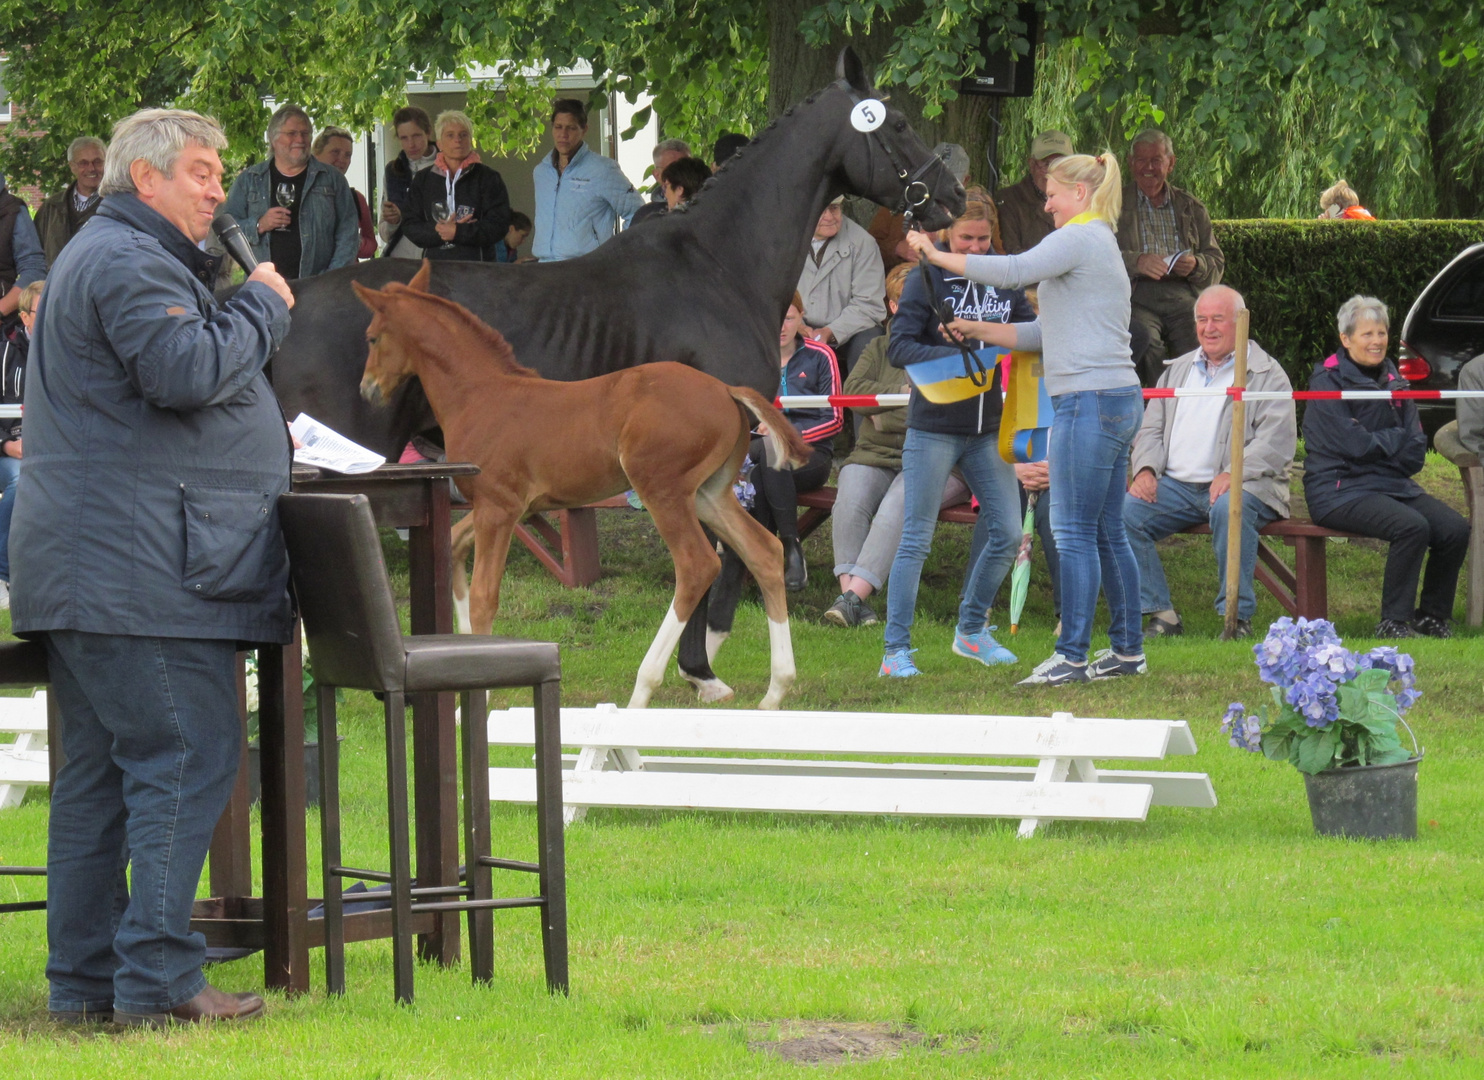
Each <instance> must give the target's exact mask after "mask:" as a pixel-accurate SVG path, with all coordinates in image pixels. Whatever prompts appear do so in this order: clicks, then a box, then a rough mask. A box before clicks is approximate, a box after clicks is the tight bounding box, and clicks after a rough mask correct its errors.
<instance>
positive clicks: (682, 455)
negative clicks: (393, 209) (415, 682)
mask: <svg viewBox="0 0 1484 1080" xmlns="http://www.w3.org/2000/svg"><path fill="white" fill-rule="evenodd" d="M430 273H431V264H429V263H428V262H427V261H424V262H423V265H422V269H421V270H419V271H418V272H417V275H416V276H415V277H414V278H413V279H412V281H411V282H410V283H409V284H407V285H402V284H400V283H398V282H391V283H390V284H388V285H386V286H385V287H384V288H383V289H381V290H379V291H378V290H374V289H368V288H366V287H365V286H363V285H361V284H360V283H359V282H353V283H352V284H353V285H354V286H355V291H356V295H357V296H359V297H360V298H361V300H362V302H364V303H365V304H366V306H367V307H369V308H370V309H371V311H372V319H371V325H370V326H369V327H368V328H367V330H366V341H367V343H368V344H369V346H370V351H369V355H368V356H367V358H366V372H365V375H364V377H363V378H362V380H361V394H362V396H363V397H365V398H366V399H367V400H370V401H373V402H374V401H376V400H378V399H380V400H382V401H386V400H389V399H390V397H391V394H392V391H393V390H395V389H396V387H397V386H398V385H399V384H400V383H401V382H402V381H403V380H405V379H406V378H408V377H409V376H412V375H416V376H418V378H420V379H421V380H422V386H423V391H424V392H425V393H426V394H427V397H428V402H429V404H430V405H431V406H432V408H433V413H434V415H435V416H436V417H437V419H438V423H439V426H441V427H442V428H443V435H444V439H445V446H446V447H447V449H448V457H449V460H450V461H472V462H473V463H474V464H476V465H478V466H479V467H480V473H479V475H478V476H473V477H467V478H460V479H459V481H458V484H459V489H460V490H461V491H462V492H463V493H464V494H465V495H466V496H467V497H468V498H469V501H470V502H471V503H472V504H473V511H472V513H471V515H470V517H472V519H473V522H474V524H473V530H474V534H475V551H474V580H473V585H472V591H471V596H470V600H471V609H472V610H471V616H472V617H471V619H470V620H469V626H470V628H471V629H473V630H474V632H475V633H481V634H487V633H489V631H490V626H491V624H492V623H493V621H494V617H495V612H496V611H497V609H498V608H499V603H500V578H501V576H502V575H503V574H504V572H505V559H506V556H507V554H508V553H509V550H510V539H511V535H512V533H513V532H514V529H515V526H516V524H517V523H518V522H520V521H521V520H522V519H523V518H525V517H526V515H528V514H530V513H531V512H533V511H537V510H563V509H568V508H571V507H575V506H584V505H586V504H587V503H590V502H594V501H596V500H598V499H604V498H607V497H608V496H610V495H616V494H618V493H620V492H622V491H625V490H627V489H628V488H630V487H632V488H633V489H634V490H635V491H636V492H638V493H639V497H640V498H641V499H643V500H644V506H645V508H646V509H648V511H649V513H650V516H651V517H653V519H654V524H655V528H657V529H658V530H659V533H660V537H661V538H662V539H663V540H664V541H665V546H666V547H668V548H669V549H670V556H671V558H673V559H674V560H675V597H674V599H673V600H672V601H671V603H670V610H669V611H668V612H667V613H666V615H665V618H664V622H663V623H661V624H660V629H659V633H658V634H656V635H655V639H654V642H653V643H652V644H651V645H650V647H649V651H648V653H646V654H645V657H644V662H643V663H642V664H641V665H640V667H639V674H638V677H637V678H636V679H635V681H634V693H633V696H632V697H631V698H630V699H629V708H631V709H638V708H644V707H645V706H647V705H648V704H649V699H650V696H651V695H652V694H653V693H654V690H655V688H656V687H658V686H659V685H660V683H661V681H662V680H663V679H664V674H665V666H666V665H667V664H668V663H669V660H670V656H671V654H672V653H673V652H674V651H675V646H676V645H677V643H678V642H679V641H680V634H681V631H682V630H683V629H684V628H685V623H686V620H687V619H689V618H690V615H691V612H692V611H693V610H694V609H695V606H696V604H697V603H698V602H699V601H700V599H701V597H702V596H704V595H705V593H706V590H707V589H709V588H710V587H711V583H712V581H714V580H715V579H716V576H717V573H718V572H719V570H720V566H721V563H720V560H719V559H718V558H717V555H716V549H715V547H714V546H713V545H712V544H711V543H710V541H708V540H707V538H706V534H705V531H704V530H703V529H702V528H701V523H702V522H705V523H706V524H707V525H709V526H710V527H711V528H712V529H713V530H714V531H715V532H716V535H717V536H719V537H721V539H722V540H723V541H725V542H726V543H727V544H728V545H729V546H730V547H731V548H732V549H733V550H734V551H736V552H737V553H738V555H740V556H741V558H742V561H743V562H744V563H746V564H747V568H748V569H749V570H751V571H752V574H753V577H755V578H756V579H757V581H758V585H759V587H760V588H761V590H762V594H763V605H764V608H765V610H766V611H767V615H768V633H769V642H770V644H771V646H772V650H771V651H772V677H771V680H770V682H769V684H768V692H767V694H766V695H765V696H764V697H763V700H762V703H761V708H764V709H776V708H777V707H778V706H779V704H780V703H781V702H782V701H783V696H784V694H785V693H787V692H788V688H789V686H790V685H792V683H793V681H794V658H793V643H792V640H791V639H790V637H789V629H788V608H787V604H786V602H785V599H784V596H785V594H784V589H783V546H782V545H781V544H780V543H779V541H778V538H777V537H775V536H773V535H772V534H771V533H769V532H768V531H767V530H766V529H764V528H763V527H762V526H761V525H759V524H758V523H757V522H756V521H755V520H753V518H752V516H751V515H750V514H748V513H747V511H746V510H744V509H743V508H742V506H741V504H739V503H738V502H737V499H736V497H735V496H734V495H733V494H732V484H733V483H734V482H735V481H736V479H737V472H738V469H739V468H740V467H741V465H742V461H743V459H744V458H745V457H746V455H747V448H748V444H749V441H750V439H751V435H750V429H751V427H752V422H753V420H756V421H758V422H759V423H761V424H762V425H764V427H765V428H766V430H767V432H768V439H769V441H770V443H771V446H770V450H771V451H772V452H773V454H774V455H775V456H776V458H777V459H778V460H780V461H788V462H790V463H792V464H802V463H803V462H804V461H806V460H807V459H808V456H809V449H808V447H807V446H805V445H804V442H803V440H802V439H800V438H799V436H798V433H797V432H796V431H794V429H793V426H792V425H791V424H789V422H788V421H787V420H786V419H784V417H783V415H782V414H781V413H780V412H779V411H778V410H777V409H775V408H774V407H773V406H772V404H771V403H770V402H768V401H767V400H766V399H765V398H764V397H763V396H762V395H761V394H759V393H757V392H756V391H755V390H751V389H749V388H747V387H741V386H727V385H726V384H725V383H722V382H721V381H719V380H717V379H715V378H713V377H712V376H710V375H707V374H705V373H703V372H700V371H697V370H696V369H694V368H691V367H687V366H686V365H684V364H677V363H671V362H661V363H652V364H643V365H641V366H639V367H634V368H626V369H624V370H622V371H615V372H613V373H611V374H608V375H603V376H600V377H598V378H596V379H585V380H582V381H579V382H556V381H552V380H548V379H543V378H542V377H541V376H540V375H538V374H537V373H536V372H534V371H531V370H530V369H529V368H524V367H521V366H520V365H519V364H517V363H516V362H515V356H514V353H513V351H512V350H511V348H510V345H509V343H508V342H506V341H505V339H504V338H503V337H501V336H500V334H499V333H498V332H496V331H495V330H492V329H491V328H490V327H489V326H487V325H485V324H484V323H482V322H480V321H479V319H477V318H475V317H474V316H473V315H472V314H470V313H469V311H468V310H467V309H465V308H463V307H461V306H460V305H458V304H456V303H454V302H453V301H451V300H445V299H443V298H442V297H439V296H434V295H432V294H431V293H429V292H428V291H427V288H428V278H429V275H430ZM458 565H462V562H460V563H459V564H458ZM460 574H462V571H460ZM688 677H689V676H688ZM691 681H693V682H696V683H697V689H698V690H700V692H701V695H702V698H703V699H704V700H722V699H724V698H726V697H730V696H731V690H730V689H729V688H728V687H726V685H725V684H723V683H720V682H719V680H715V681H714V682H712V683H710V684H703V683H701V682H700V681H699V680H696V679H694V678H693V679H692V680H691Z"/></svg>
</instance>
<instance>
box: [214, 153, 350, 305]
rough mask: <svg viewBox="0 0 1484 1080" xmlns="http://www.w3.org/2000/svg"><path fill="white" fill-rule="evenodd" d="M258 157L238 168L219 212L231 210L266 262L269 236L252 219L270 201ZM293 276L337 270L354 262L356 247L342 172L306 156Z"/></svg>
mask: <svg viewBox="0 0 1484 1080" xmlns="http://www.w3.org/2000/svg"><path fill="white" fill-rule="evenodd" d="M269 164H270V162H268V161H260V162H258V163H257V164H256V165H253V166H251V167H250V168H247V169H244V170H243V171H242V172H241V173H239V174H238V176H237V179H236V180H234V181H233V182H232V190H231V191H229V192H227V201H226V202H225V203H223V204H222V212H223V213H227V214H231V215H232V216H233V217H234V218H236V219H237V224H238V225H241V226H242V231H243V233H244V234H245V235H246V236H247V242H248V243H249V244H251V245H252V250H253V254H254V255H256V256H257V257H258V261H259V262H267V261H268V260H269V259H270V258H271V256H270V255H269V237H268V234H267V233H261V234H260V233H259V232H258V219H259V218H261V217H262V216H263V215H264V214H266V213H267V212H268V208H269V207H271V206H274V205H276V204H275V203H274V201H273V192H272V191H270V190H268V189H269V179H268V166H269ZM299 243H300V244H301V245H302V253H301V254H300V256H299V276H300V277H301V278H307V277H313V276H314V275H315V274H323V273H324V272H325V271H326V270H338V269H340V267H342V266H349V265H350V264H351V263H353V262H355V261H356V252H358V251H359V250H360V247H361V219H360V211H359V210H358V209H357V208H356V199H355V196H354V195H352V194H351V192H350V185H349V184H347V183H346V182H345V177H343V176H341V175H340V173H339V172H338V171H336V170H335V169H332V168H331V167H330V166H328V165H326V164H324V163H323V162H321V161H319V160H317V159H315V158H310V159H309V175H308V176H306V177H305V178H304V205H303V206H301V207H299Z"/></svg>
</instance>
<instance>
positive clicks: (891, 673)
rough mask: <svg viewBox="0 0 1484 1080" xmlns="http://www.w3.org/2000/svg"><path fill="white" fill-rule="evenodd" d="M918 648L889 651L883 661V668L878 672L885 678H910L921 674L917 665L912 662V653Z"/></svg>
mask: <svg viewBox="0 0 1484 1080" xmlns="http://www.w3.org/2000/svg"><path fill="white" fill-rule="evenodd" d="M916 651H917V650H916V649H898V650H897V651H896V652H889V653H887V654H886V657H885V659H883V660H882V661H881V670H880V671H878V672H877V673H876V674H877V676H878V677H879V678H884V679H910V678H911V677H912V676H914V675H921V674H922V672H920V671H918V670H917V665H916V664H914V663H913V662H912V654H913V653H915V652H916Z"/></svg>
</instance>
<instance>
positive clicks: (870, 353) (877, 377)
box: [845, 323, 907, 469]
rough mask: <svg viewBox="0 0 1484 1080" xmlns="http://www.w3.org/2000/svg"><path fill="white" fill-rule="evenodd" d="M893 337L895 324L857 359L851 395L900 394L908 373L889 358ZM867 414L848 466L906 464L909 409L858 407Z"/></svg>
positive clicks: (849, 384) (847, 390)
mask: <svg viewBox="0 0 1484 1080" xmlns="http://www.w3.org/2000/svg"><path fill="white" fill-rule="evenodd" d="M890 340H891V324H890V323H888V324H887V327H886V333H885V334H882V335H881V336H880V337H878V338H874V339H873V340H872V341H871V343H870V344H869V345H867V346H866V349H865V351H864V352H863V353H861V355H860V359H859V360H857V361H856V362H855V367H854V368H853V369H851V372H850V377H849V378H848V379H846V380H845V393H847V394H900V393H902V392H903V391H902V386H903V384H905V383H906V381H907V376H906V375H905V374H904V373H903V372H902V369H901V368H894V367H892V366H891V364H890V363H889V362H888V361H887V359H886V347H887V343H888V342H889V341H890ZM855 412H856V413H857V414H859V415H860V416H862V417H864V419H863V420H862V421H861V428H860V434H859V435H857V436H856V440H855V450H854V452H853V453H852V454H851V455H850V457H848V458H846V459H845V464H847V465H875V466H877V467H878V468H882V469H900V468H901V467H902V442H903V441H904V440H905V439H906V438H907V410H906V409H905V408H903V407H896V408H891V407H885V406H882V407H873V408H856V409H855Z"/></svg>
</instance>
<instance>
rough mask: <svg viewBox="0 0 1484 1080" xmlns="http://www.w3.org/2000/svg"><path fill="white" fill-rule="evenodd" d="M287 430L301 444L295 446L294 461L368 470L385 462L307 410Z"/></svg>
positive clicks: (344, 469)
mask: <svg viewBox="0 0 1484 1080" xmlns="http://www.w3.org/2000/svg"><path fill="white" fill-rule="evenodd" d="M289 433H290V434H291V435H293V436H294V438H296V439H298V440H299V442H301V443H302V444H303V445H302V446H299V447H297V448H296V449H295V450H294V464H295V465H313V466H316V467H317V468H321V469H329V470H330V471H332V472H338V473H350V474H355V473H367V472H370V471H371V470H372V469H376V468H380V467H381V466H382V465H385V464H386V458H384V457H382V456H381V455H380V454H378V453H376V452H375V451H374V450H367V449H366V448H365V447H364V446H360V445H359V444H357V443H353V442H351V441H350V440H349V439H347V438H346V437H345V436H344V435H341V434H340V433H339V432H338V431H333V430H331V429H330V428H327V427H325V425H324V424H321V423H320V422H319V421H318V420H316V419H314V417H312V416H310V415H308V414H307V413H300V414H299V415H298V416H296V417H294V422H293V423H292V424H290V425H289Z"/></svg>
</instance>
